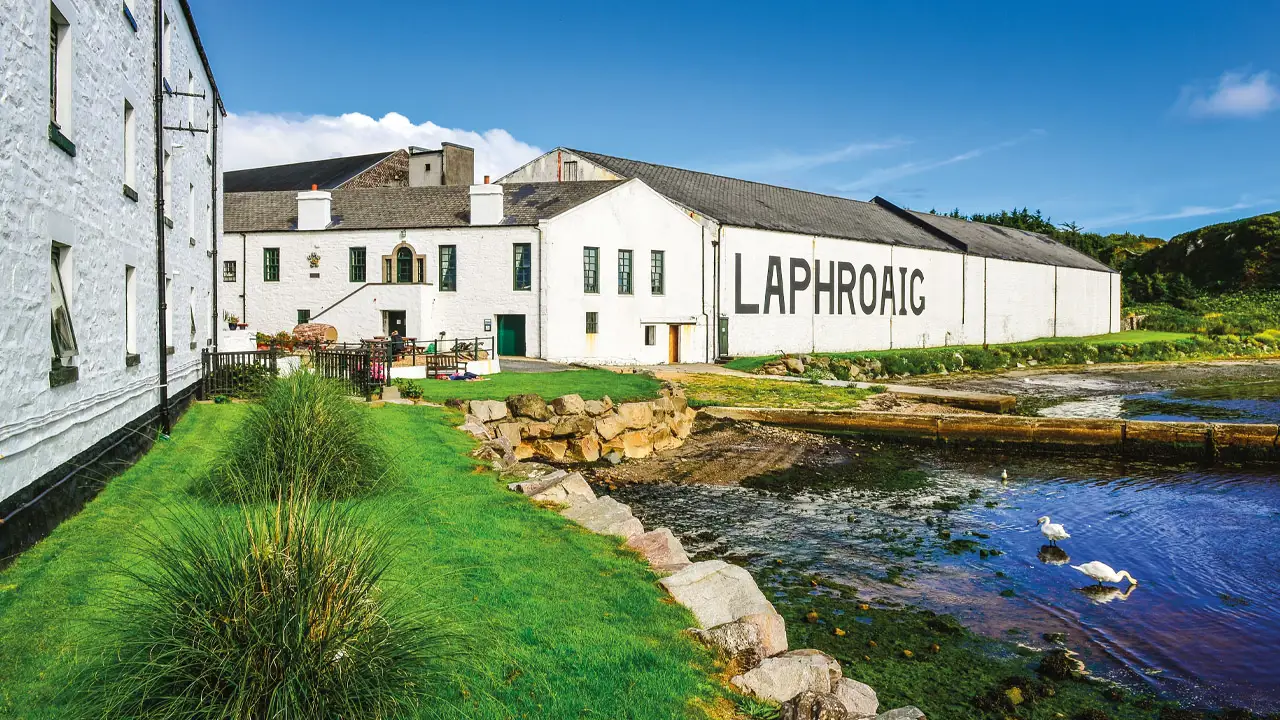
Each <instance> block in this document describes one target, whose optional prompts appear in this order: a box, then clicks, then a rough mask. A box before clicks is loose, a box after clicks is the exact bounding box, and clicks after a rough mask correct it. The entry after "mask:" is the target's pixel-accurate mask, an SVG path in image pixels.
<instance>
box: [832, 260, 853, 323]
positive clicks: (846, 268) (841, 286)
mask: <svg viewBox="0 0 1280 720" xmlns="http://www.w3.org/2000/svg"><path fill="white" fill-rule="evenodd" d="M846 272H847V273H849V280H848V282H845V279H844V278H845V273H846ZM857 276H858V271H857V269H855V268H854V267H853V263H848V262H844V261H841V262H840V264H839V265H837V266H836V298H837V301H836V305H837V307H838V312H839V314H841V315H843V314H844V299H845V298H849V314H850V315H857V314H858V309H857V306H856V304H855V303H854V301H853V281H854V278H856V277H857Z"/></svg>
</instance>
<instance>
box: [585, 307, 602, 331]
mask: <svg viewBox="0 0 1280 720" xmlns="http://www.w3.org/2000/svg"><path fill="white" fill-rule="evenodd" d="M599 331H600V313H594V312H589V313H587V334H588V335H595V334H596V333H598V332H599Z"/></svg>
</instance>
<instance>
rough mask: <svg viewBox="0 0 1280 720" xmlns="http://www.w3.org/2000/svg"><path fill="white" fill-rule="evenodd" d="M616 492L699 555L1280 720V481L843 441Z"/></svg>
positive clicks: (1265, 475) (1132, 682)
mask: <svg viewBox="0 0 1280 720" xmlns="http://www.w3.org/2000/svg"><path fill="white" fill-rule="evenodd" d="M1004 468H1008V471H1009V473H1010V476H1011V479H1010V481H1009V482H1008V483H1007V484H1006V483H1002V482H1001V481H1000V480H999V475H1000V471H1001V470H1002V469H1004ZM613 494H614V495H615V496H616V497H618V499H619V500H621V501H623V502H627V503H630V504H631V505H632V508H633V510H634V511H635V513H636V515H637V516H638V517H640V518H641V519H642V520H643V521H644V523H645V525H646V526H647V527H656V526H659V525H667V526H670V527H671V528H672V529H673V530H674V531H675V532H676V533H677V534H678V535H679V536H680V537H681V539H682V540H683V541H684V542H685V543H686V545H687V546H688V547H689V549H690V550H691V551H693V552H696V553H697V554H698V555H700V556H703V557H713V556H714V557H726V558H729V559H733V560H736V561H737V562H740V563H743V564H746V565H747V566H748V567H751V566H757V567H761V566H763V565H766V564H768V565H774V564H776V563H777V562H778V561H781V562H782V563H783V564H784V565H786V566H790V567H796V568H809V569H812V570H814V571H816V572H820V573H822V574H824V575H826V576H828V577H832V578H834V579H838V580H841V581H843V582H847V583H849V584H852V585H854V586H856V587H858V588H859V589H860V593H861V594H862V595H863V596H864V597H866V598H872V599H873V598H877V597H887V598H892V599H896V600H903V601H909V602H913V603H916V604H919V605H922V606H925V607H930V608H932V609H935V610H941V611H946V612H951V613H953V614H955V615H956V616H957V617H959V618H960V619H961V620H962V621H964V622H965V623H966V624H967V625H969V626H970V627H972V628H974V629H976V630H978V631H980V632H983V633H986V634H988V635H991V636H993V637H1002V638H1006V639H1015V640H1018V641H1021V642H1025V643H1027V644H1030V645H1034V646H1041V647H1043V646H1044V642H1043V641H1042V640H1041V634H1042V633H1046V632H1066V633H1068V636H1069V641H1068V643H1069V645H1070V646H1071V647H1072V648H1073V649H1075V650H1077V651H1079V652H1080V653H1081V654H1082V657H1083V659H1084V660H1085V661H1086V663H1087V664H1088V665H1089V667H1090V669H1091V670H1092V671H1093V672H1095V673H1097V674H1100V675H1104V676H1107V677H1110V678H1112V679H1115V680H1117V681H1120V682H1123V683H1125V684H1127V685H1129V686H1133V687H1137V686H1145V687H1147V688H1148V689H1150V690H1153V691H1155V692H1157V693H1160V694H1162V695H1166V696H1172V697H1178V698H1181V699H1183V700H1187V701H1190V702H1192V703H1195V704H1204V705H1213V706H1222V705H1239V706H1245V707H1251V708H1253V709H1255V710H1257V711H1261V712H1274V711H1280V653H1277V652H1276V649H1277V648H1280V551H1277V550H1276V549H1275V548H1276V538H1277V537H1278V536H1280V482H1277V478H1276V476H1275V473H1274V472H1272V471H1271V470H1262V471H1237V470H1220V469H1214V470H1206V469H1203V468H1199V467H1191V466H1188V467H1183V468H1174V469H1169V468H1167V467H1165V468H1162V467H1157V466H1138V465H1132V464H1127V465H1126V464H1120V463H1117V462H1111V461H1101V460H1079V459H1045V458H1040V459H1027V458H1018V459H1014V458H1006V457H999V456H996V455H994V454H993V453H991V452H989V451H988V452H984V453H978V452H954V451H953V452H951V453H947V454H943V453H942V452H941V451H933V450H921V449H919V448H901V447H895V446H891V445H889V446H877V445H870V444H862V443H859V442H852V441H851V442H841V443H838V444H837V445H835V446H834V447H833V448H832V449H830V450H827V451H824V452H822V453H820V456H818V457H814V458H809V459H806V460H804V461H802V463H801V466H798V467H797V468H795V469H794V470H793V471H791V472H788V473H787V474H786V475H785V476H771V477H765V478H755V479H746V480H745V481H744V484H743V485H731V486H708V485H686V486H677V485H671V484H665V485H662V484H659V485H631V486H627V487H622V488H619V489H618V490H617V491H616V492H614V493H613ZM1040 515H1050V516H1051V517H1052V518H1053V521H1054V522H1060V523H1063V524H1065V525H1066V527H1067V530H1068V532H1070V533H1071V535H1072V537H1071V539H1070V540H1066V541H1063V542H1062V551H1064V552H1065V554H1066V555H1067V556H1069V561H1068V558H1067V557H1061V556H1058V555H1056V554H1054V553H1051V552H1047V551H1046V550H1045V549H1044V547H1043V546H1044V545H1045V542H1044V540H1043V538H1042V536H1041V535H1040V533H1039V529H1038V528H1037V526H1036V524H1035V522H1036V518H1037V517H1038V516H1040ZM983 551H986V552H985V554H986V555H987V557H985V558H984V557H983V554H984V552H983ZM997 553H999V554H997ZM1090 560H1102V561H1104V562H1106V563H1108V564H1110V565H1112V566H1113V567H1115V568H1116V569H1125V570H1128V571H1129V572H1131V573H1132V574H1133V576H1134V577H1136V578H1137V579H1138V580H1139V583H1140V584H1139V585H1138V586H1137V587H1135V588H1134V589H1133V590H1132V591H1130V592H1128V593H1122V592H1120V591H1119V589H1116V590H1112V591H1103V592H1102V593H1098V592H1096V591H1094V590H1092V589H1087V588H1088V586H1089V585H1090V584H1091V582H1092V581H1090V580H1089V579H1088V578H1086V577H1085V576H1084V575H1082V574H1080V573H1079V572H1077V571H1075V570H1073V569H1072V568H1071V567H1070V565H1071V564H1080V563H1083V562H1088V561H1090ZM1002 591H1003V594H1002ZM1009 591H1012V594H1010V592H1009Z"/></svg>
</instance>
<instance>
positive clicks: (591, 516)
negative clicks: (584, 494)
mask: <svg viewBox="0 0 1280 720" xmlns="http://www.w3.org/2000/svg"><path fill="white" fill-rule="evenodd" d="M560 514H561V515H563V516H565V517H566V518H568V519H570V520H572V521H574V522H576V523H578V524H579V525H581V526H582V527H584V528H586V529H588V530H590V531H591V532H594V533H599V534H601V535H619V536H621V537H624V538H628V539H630V538H632V537H635V536H636V535H639V534H641V533H643V532H644V526H642V525H641V524H640V521H639V520H637V519H636V518H635V516H633V515H632V514H631V508H629V507H627V506H626V505H623V504H622V503H620V502H618V501H617V500H614V499H613V498H611V497H609V496H608V495H605V496H604V497H601V498H598V499H596V501H595V502H589V503H583V504H581V505H573V506H571V507H569V508H568V509H567V510H562V511H561V512H560Z"/></svg>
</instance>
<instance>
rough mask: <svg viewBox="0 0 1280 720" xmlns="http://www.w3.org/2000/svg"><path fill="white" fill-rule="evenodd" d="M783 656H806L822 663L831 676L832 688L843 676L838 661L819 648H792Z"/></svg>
mask: <svg viewBox="0 0 1280 720" xmlns="http://www.w3.org/2000/svg"><path fill="white" fill-rule="evenodd" d="M785 656H786V657H796V658H808V659H809V660H811V661H812V662H815V663H820V664H823V665H824V666H825V667H826V668H827V674H828V675H829V676H830V678H831V680H830V682H831V687H832V688H835V686H836V684H837V683H839V682H840V680H841V678H842V677H843V676H844V673H843V671H841V669H840V661H838V660H836V659H835V658H833V657H831V656H830V655H828V654H827V653H824V652H822V651H821V650H813V649H808V648H806V649H804V650H792V651H791V652H789V653H785Z"/></svg>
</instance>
